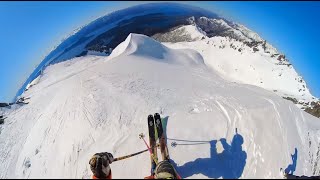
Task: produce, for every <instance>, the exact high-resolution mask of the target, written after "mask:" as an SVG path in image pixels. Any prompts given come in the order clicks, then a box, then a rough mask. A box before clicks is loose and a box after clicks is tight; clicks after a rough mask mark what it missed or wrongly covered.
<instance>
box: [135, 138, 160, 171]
mask: <svg viewBox="0 0 320 180" xmlns="http://www.w3.org/2000/svg"><path fill="white" fill-rule="evenodd" d="M139 138H140V139H142V140H143V142H144V144H145V145H146V146H147V148H148V150H149V153H150V155H151V157H152V159H153V161H154V162H155V163H156V165H158V160H157V158H156V157H155V156H154V154H153V153H152V151H151V148H150V147H149V145H148V143H147V142H146V140H145V139H144V135H143V133H141V134H139Z"/></svg>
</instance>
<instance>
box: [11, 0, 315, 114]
mask: <svg viewBox="0 0 320 180" xmlns="http://www.w3.org/2000/svg"><path fill="white" fill-rule="evenodd" d="M130 33H139V34H145V35H147V36H150V37H153V38H154V39H156V40H158V41H161V42H170V43H175V44H172V45H169V44H168V45H169V46H170V47H172V48H181V47H183V48H191V49H194V50H196V51H198V52H199V53H200V54H201V55H202V56H203V57H204V60H205V61H206V64H207V65H210V67H211V68H214V69H216V70H217V71H218V72H219V73H220V75H222V76H223V77H224V78H226V79H229V80H231V81H236V82H241V83H245V84H251V85H256V86H259V87H263V88H265V89H267V90H270V91H274V92H275V93H277V94H278V95H280V96H282V97H283V98H285V99H288V100H291V101H292V102H294V103H295V104H297V106H298V107H300V108H302V109H305V110H306V111H308V112H310V113H312V114H313V115H315V116H320V113H313V112H316V111H320V108H315V109H312V108H314V107H320V101H319V99H318V98H316V97H314V96H313V95H312V94H311V93H310V91H309V89H308V86H307V84H306V82H305V81H304V79H303V77H301V76H300V75H299V74H298V73H297V72H296V71H295V69H294V67H293V66H292V64H291V63H290V62H289V60H288V59H286V56H285V55H284V54H283V53H281V52H279V51H278V50H277V49H276V48H274V47H273V46H272V45H271V44H270V43H269V42H267V41H266V40H264V39H263V38H262V37H260V36H259V35H258V34H257V33H255V32H253V31H252V30H250V29H248V28H247V27H245V26H243V25H240V24H238V23H235V22H231V21H228V20H227V19H225V18H223V17H220V16H218V15H217V14H215V13H212V12H209V11H207V10H204V9H201V8H197V7H194V6H189V5H185V4H178V3H149V4H143V5H137V6H133V7H130V8H127V9H123V10H119V11H115V12H113V13H111V14H109V15H106V16H102V17H100V18H98V19H97V20H95V21H93V22H91V23H89V24H87V25H85V26H82V27H81V28H78V29H77V30H75V31H74V32H73V33H71V35H70V36H68V37H67V38H65V39H64V40H63V41H62V43H61V44H60V45H58V46H57V47H56V48H55V49H54V50H52V51H51V53H49V54H48V56H46V57H45V58H44V60H43V61H42V62H41V63H40V64H39V66H38V67H37V68H36V69H35V70H34V72H33V73H32V74H31V75H30V76H29V78H28V79H27V80H26V82H25V83H24V84H23V86H22V87H21V88H20V90H19V91H18V92H17V95H16V98H15V99H18V97H19V96H20V95H21V94H22V93H23V92H24V91H25V90H26V89H27V87H28V86H29V84H30V83H31V82H32V81H33V80H34V79H36V78H37V77H38V76H40V75H41V74H42V72H43V70H44V69H45V68H46V67H48V66H50V65H52V64H55V63H59V62H63V61H66V60H69V59H71V58H74V57H80V56H85V55H105V56H106V55H109V54H110V53H111V52H112V50H113V49H114V48H115V47H117V46H118V45H119V44H120V43H121V42H123V41H124V40H125V39H126V37H127V36H128V35H129V34H130ZM317 104H318V105H317Z"/></svg>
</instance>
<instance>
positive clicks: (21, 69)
mask: <svg viewBox="0 0 320 180" xmlns="http://www.w3.org/2000/svg"><path fill="white" fill-rule="evenodd" d="M139 3H146V2H99V1H97V2H82V1H81V2H71V1H70V2H0V24H1V28H0V67H1V71H0V84H1V85H0V87H1V88H0V102H2V101H10V100H12V98H13V97H14V95H15V93H16V91H17V90H18V88H20V86H21V85H22V84H23V83H24V81H25V80H26V78H27V77H28V76H29V75H30V74H31V72H32V71H33V69H34V68H35V67H36V65H37V64H39V63H40V62H41V60H42V59H43V58H44V56H45V55H47V54H48V53H49V51H50V49H51V48H52V47H53V46H55V45H57V44H58V43H59V42H60V40H61V39H62V38H63V37H65V36H66V35H68V34H70V33H71V32H72V31H73V30H74V29H76V28H78V27H80V26H82V25H84V24H87V23H89V22H90V21H92V20H94V19H96V18H98V17H99V16H102V15H105V14H108V13H110V12H112V11H114V10H117V9H122V8H125V7H129V6H132V5H135V4H139ZM186 3H187V4H191V5H196V6H200V7H203V8H206V9H209V10H212V11H214V12H216V13H218V14H219V15H221V16H223V17H225V18H227V19H230V20H233V21H236V22H238V23H240V24H243V25H245V26H247V27H248V28H250V29H252V30H253V31H255V32H257V33H258V34H259V35H260V36H261V37H262V38H264V39H266V40H267V41H268V42H269V43H271V44H272V45H274V46H275V47H276V48H277V49H279V50H280V51H281V52H283V53H285V54H286V56H287V58H288V59H289V60H290V62H291V63H292V64H293V66H294V67H295V69H296V71H297V72H298V73H299V74H300V75H302V76H303V78H304V79H305V80H306V82H307V85H308V87H309V88H310V89H311V92H312V93H313V94H314V95H316V96H317V97H320V83H319V81H318V77H320V72H319V70H318V69H319V68H320V54H319V52H320V46H319V45H318V42H320V36H319V34H318V32H319V31H318V30H319V29H320V21H319V20H318V19H319V18H320V13H319V12H320V3H319V2H227V1H224V2H208V1H206V2H186Z"/></svg>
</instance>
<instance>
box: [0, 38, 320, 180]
mask: <svg viewBox="0 0 320 180" xmlns="http://www.w3.org/2000/svg"><path fill="white" fill-rule="evenodd" d="M23 96H26V97H30V98H31V99H30V100H29V102H30V103H29V104H28V105H24V106H21V107H19V108H16V109H11V110H10V109H2V111H3V112H4V114H5V116H7V117H8V118H7V119H6V121H5V124H4V125H2V127H0V128H2V130H1V134H0V147H1V148H0V162H1V166H0V178H90V176H91V171H90V167H89V164H88V161H89V159H90V157H91V155H93V154H94V153H96V152H105V151H108V152H111V153H113V154H114V156H116V157H117V156H122V155H126V154H129V153H133V152H136V151H140V150H143V149H145V148H146V147H145V145H144V143H143V142H142V141H141V140H140V139H139V138H138V135H139V133H141V132H143V133H145V134H147V131H148V128H147V123H146V121H147V116H148V114H150V113H152V114H153V113H155V112H160V113H161V114H162V117H166V118H165V121H164V124H165V125H164V126H165V129H166V132H167V137H168V145H169V152H170V155H171V158H172V159H173V160H174V162H175V165H176V167H177V170H178V171H179V173H180V175H181V176H182V177H184V178H205V177H208V178H219V177H223V178H226V177H227V178H228V177H229V178H230V177H231V178H239V177H241V178H279V177H280V174H279V168H281V167H282V168H287V167H289V165H290V164H291V163H292V159H291V154H294V153H295V148H296V149H297V153H295V157H296V158H295V160H296V162H295V165H296V171H295V174H298V175H299V174H305V175H312V174H314V173H319V167H317V165H316V164H317V162H318V160H319V157H317V155H316V154H317V151H318V148H319V147H318V144H319V142H320V140H319V137H320V131H319V128H320V122H319V119H317V118H315V117H312V116H311V115H309V114H307V113H305V112H303V111H302V110H300V109H299V108H297V107H296V106H295V105H294V104H293V103H291V102H288V101H286V100H284V99H282V98H281V97H279V96H277V95H276V94H274V93H272V92H269V91H267V90H263V89H262V88H258V87H255V86H250V85H242V84H237V83H230V82H228V81H226V80H224V79H222V78H220V76H219V75H217V73H216V72H215V71H213V70H212V69H211V68H207V66H206V65H205V64H204V63H203V59H202V57H201V55H199V53H197V52H195V51H193V50H189V49H180V50H174V49H170V48H167V47H166V46H164V45H162V44H161V43H159V42H156V41H154V40H152V39H151V38H149V37H147V36H143V35H138V34H131V35H129V36H128V37H127V39H126V40H125V41H124V42H123V43H121V44H120V45H119V46H118V47H117V48H116V49H115V50H114V51H113V53H112V55H111V56H110V57H102V56H85V57H79V58H74V59H72V60H70V61H66V62H62V63H58V64H55V65H51V66H49V67H48V68H46V70H45V71H44V72H43V75H42V76H41V78H40V79H39V81H38V83H37V84H35V85H33V86H32V87H30V89H29V90H28V91H26V92H25V93H24V94H23ZM171 144H172V146H170V145H171ZM149 158H150V157H149V155H148V153H145V154H142V155H139V156H135V157H132V158H129V159H127V160H123V161H119V162H114V163H112V164H111V167H112V172H113V177H114V178H143V177H144V176H147V175H149V173H150V160H149ZM290 167H293V166H290Z"/></svg>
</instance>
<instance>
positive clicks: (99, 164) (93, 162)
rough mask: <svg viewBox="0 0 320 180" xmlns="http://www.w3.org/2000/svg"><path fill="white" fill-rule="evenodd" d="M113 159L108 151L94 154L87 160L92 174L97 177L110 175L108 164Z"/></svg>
mask: <svg viewBox="0 0 320 180" xmlns="http://www.w3.org/2000/svg"><path fill="white" fill-rule="evenodd" d="M113 160H114V158H113V155H112V154H111V153H108V152H102V153H96V154H94V155H93V156H92V158H91V159H90V161H89V164H90V169H91V171H92V173H93V175H94V176H95V177H97V178H107V177H108V176H109V175H110V172H111V168H110V164H111V163H112V162H113Z"/></svg>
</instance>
